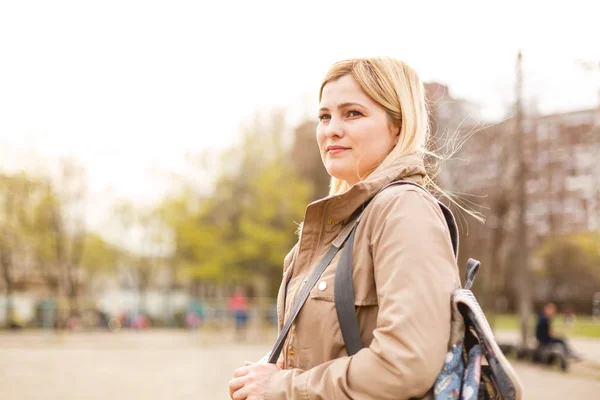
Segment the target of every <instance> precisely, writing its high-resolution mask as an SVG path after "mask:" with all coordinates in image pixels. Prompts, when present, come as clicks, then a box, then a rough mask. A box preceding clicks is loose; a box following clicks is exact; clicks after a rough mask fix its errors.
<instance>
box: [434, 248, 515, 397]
mask: <svg viewBox="0 0 600 400" xmlns="http://www.w3.org/2000/svg"><path fill="white" fill-rule="evenodd" d="M479 265H480V264H479V262H478V261H476V260H473V259H469V261H468V263H467V280H466V283H465V286H464V288H462V289H457V290H456V291H455V292H454V293H453V295H452V338H451V343H454V344H453V345H452V349H451V350H450V351H449V352H448V354H447V355H446V362H445V364H444V367H443V368H442V371H441V372H440V374H439V375H438V377H437V379H436V382H435V385H434V395H435V399H436V400H437V399H439V400H446V399H448V400H454V399H459V398H460V399H465V400H470V399H472V400H475V399H478V400H481V399H510V400H513V399H514V400H518V399H521V398H522V397H523V393H522V387H521V384H520V382H519V380H518V378H517V375H516V374H515V372H514V370H513V369H512V367H511V365H510V363H509V362H508V360H507V359H506V357H505V356H504V354H503V353H502V351H501V350H500V348H499V347H498V344H497V343H496V340H495V338H494V334H493V333H492V329H491V328H490V325H489V324H488V322H487V319H486V318H485V315H484V313H483V311H482V309H481V307H480V306H479V303H478V302H477V300H476V299H475V296H474V295H473V293H472V292H471V290H470V289H471V286H472V284H473V281H474V279H475V276H476V274H477V271H478V270H479Z"/></svg>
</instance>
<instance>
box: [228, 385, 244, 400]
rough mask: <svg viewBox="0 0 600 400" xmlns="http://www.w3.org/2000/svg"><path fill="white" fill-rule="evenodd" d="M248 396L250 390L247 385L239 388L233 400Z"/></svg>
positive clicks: (242, 399)
mask: <svg viewBox="0 0 600 400" xmlns="http://www.w3.org/2000/svg"><path fill="white" fill-rule="evenodd" d="M247 398H248V390H247V389H246V388H245V387H244V388H241V389H239V390H237V391H236V392H235V393H234V394H233V396H232V397H231V399H232V400H246V399H247Z"/></svg>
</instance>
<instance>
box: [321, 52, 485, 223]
mask: <svg viewBox="0 0 600 400" xmlns="http://www.w3.org/2000/svg"><path fill="white" fill-rule="evenodd" d="M346 75H349V76H351V77H352V78H353V79H354V80H355V81H356V83H358V85H359V86H360V88H361V89H362V91H363V92H364V93H365V94H366V95H367V96H369V97H370V98H371V99H372V100H373V101H375V102H376V103H377V104H379V105H380V106H381V107H383V108H384V109H385V111H386V113H387V115H388V117H389V119H390V121H391V122H392V123H393V124H394V125H395V126H399V127H400V136H399V139H398V143H397V144H396V146H395V147H394V148H393V149H392V150H391V152H390V153H389V154H388V155H387V157H385V158H384V159H383V161H382V162H381V163H380V164H379V165H378V166H386V165H389V164H392V163H393V162H394V161H396V160H397V159H399V158H401V157H404V156H406V155H409V154H418V155H420V156H421V157H422V158H423V159H424V161H425V159H426V158H427V161H428V163H427V165H426V169H427V171H428V172H430V173H431V174H430V173H428V174H427V176H426V177H425V186H426V187H428V188H429V189H431V190H432V191H433V192H436V193H437V194H440V195H442V196H444V197H447V198H448V199H449V200H450V201H451V202H452V203H454V204H456V205H457V206H458V207H459V208H461V209H462V210H464V211H466V212H467V213H468V214H471V215H472V216H474V217H475V218H476V219H478V220H482V218H481V216H480V215H477V214H478V213H473V212H472V211H470V210H467V209H465V208H464V207H463V206H461V205H460V204H458V203H457V202H456V201H455V200H454V199H453V198H452V196H451V195H449V194H448V193H446V192H444V191H443V190H442V189H441V188H439V187H438V186H437V185H436V184H435V182H434V181H433V179H432V178H431V176H435V173H436V169H437V164H436V163H435V160H442V159H443V158H442V157H441V156H439V155H437V154H435V152H433V151H431V150H430V149H428V146H429V144H430V131H429V113H428V110H427V101H426V99H425V87H424V85H423V82H421V79H420V78H419V75H418V74H417V72H416V71H415V70H414V69H413V68H412V67H410V66H409V65H408V64H406V63H405V62H402V61H400V60H395V59H393V58H390V57H372V58H354V59H348V60H343V61H339V62H337V63H335V64H333V65H332V66H331V68H330V69H329V71H328V72H327V74H326V75H325V79H324V80H323V83H322V84H321V88H320V90H319V101H321V98H322V96H323V88H324V87H325V85H327V84H328V83H329V82H332V81H335V80H337V79H339V78H341V77H343V76H346ZM392 134H393V133H392ZM378 166H376V167H378ZM371 172H373V171H370V172H369V173H371ZM361 179H364V177H361ZM348 189H349V186H348V183H347V182H346V181H343V180H340V179H337V178H334V177H332V178H331V183H330V189H329V194H330V195H337V194H340V193H343V192H345V191H346V190H348Z"/></svg>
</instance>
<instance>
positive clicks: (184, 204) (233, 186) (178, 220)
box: [160, 116, 310, 295]
mask: <svg viewBox="0 0 600 400" xmlns="http://www.w3.org/2000/svg"><path fill="white" fill-rule="evenodd" d="M272 121H273V122H272V123H271V124H261V123H260V121H258V120H257V121H255V123H254V125H253V126H252V128H251V129H247V130H246V131H245V133H244V135H243V136H242V138H241V141H240V143H238V144H235V145H233V146H232V147H231V148H229V149H227V150H226V151H225V152H223V154H222V158H221V160H220V161H221V164H220V165H219V167H218V174H217V176H216V179H215V184H214V186H213V188H212V190H211V191H210V192H209V194H199V193H198V192H197V191H196V190H194V189H193V187H192V185H187V186H186V187H185V188H184V190H182V191H181V192H180V193H179V194H177V195H175V196H173V197H171V198H170V199H168V200H166V201H165V202H163V204H162V205H161V207H160V208H161V210H162V215H163V216H164V220H165V222H166V224H167V225H168V226H169V227H170V229H171V231H172V237H173V240H174V252H173V258H174V262H175V263H176V264H177V265H178V267H179V269H180V270H181V271H183V272H184V273H185V274H186V275H187V276H188V277H191V278H192V279H204V280H209V281H212V282H215V283H232V282H239V281H245V282H248V281H250V280H253V279H256V278H259V279H266V280H267V281H268V284H270V287H271V288H273V287H274V286H275V285H276V284H278V283H279V280H280V278H281V263H282V261H283V258H284V257H285V255H286V254H287V252H288V251H289V250H290V248H291V247H292V246H293V244H294V243H295V241H296V236H295V231H296V229H297V224H298V223H299V222H300V221H301V220H302V218H303V213H304V209H305V207H306V204H307V202H308V198H309V194H310V185H309V184H307V183H306V182H305V181H303V180H302V179H301V178H300V177H299V176H298V175H296V173H295V172H294V167H293V165H291V164H290V162H289V161H288V159H289V151H288V150H287V149H284V148H283V146H282V144H281V143H282V140H281V136H282V135H283V124H282V120H281V118H280V117H277V116H275V117H274V118H272ZM273 294H274V293H272V292H271V293H270V295H273Z"/></svg>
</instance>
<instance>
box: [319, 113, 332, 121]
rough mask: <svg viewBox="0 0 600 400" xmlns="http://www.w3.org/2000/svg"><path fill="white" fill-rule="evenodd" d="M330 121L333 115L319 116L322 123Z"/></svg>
mask: <svg viewBox="0 0 600 400" xmlns="http://www.w3.org/2000/svg"><path fill="white" fill-rule="evenodd" d="M329 119H331V115H329V114H321V115H319V120H320V121H323V120H329Z"/></svg>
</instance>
